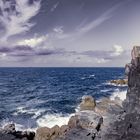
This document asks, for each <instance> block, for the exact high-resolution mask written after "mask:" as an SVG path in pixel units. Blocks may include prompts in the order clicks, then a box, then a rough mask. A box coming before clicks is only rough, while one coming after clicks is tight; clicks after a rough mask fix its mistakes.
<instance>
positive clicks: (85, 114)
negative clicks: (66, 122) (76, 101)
mask: <svg viewBox="0 0 140 140" xmlns="http://www.w3.org/2000/svg"><path fill="white" fill-rule="evenodd" d="M76 115H77V116H78V121H77V127H81V128H83V129H96V128H97V127H98V125H100V126H101V124H102V123H103V118H102V116H100V115H99V114H97V113H95V112H94V111H90V110H85V111H80V112H78V113H77V114H76Z"/></svg>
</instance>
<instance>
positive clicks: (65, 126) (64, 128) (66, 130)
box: [60, 125, 70, 136]
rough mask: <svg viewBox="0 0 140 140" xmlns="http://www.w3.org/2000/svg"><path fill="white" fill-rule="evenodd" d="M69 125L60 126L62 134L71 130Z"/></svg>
mask: <svg viewBox="0 0 140 140" xmlns="http://www.w3.org/2000/svg"><path fill="white" fill-rule="evenodd" d="M69 129H70V128H69V126H68V125H62V126H61V128H60V136H64V135H66V133H67V132H68V131H69Z"/></svg>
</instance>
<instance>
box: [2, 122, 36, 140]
mask: <svg viewBox="0 0 140 140" xmlns="http://www.w3.org/2000/svg"><path fill="white" fill-rule="evenodd" d="M34 136H35V133H34V132H30V131H16V129H15V124H8V125H6V126H5V127H4V128H3V129H1V130H0V140H21V139H22V140H33V139H34Z"/></svg>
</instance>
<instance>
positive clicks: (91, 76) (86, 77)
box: [81, 74, 95, 80]
mask: <svg viewBox="0 0 140 140" xmlns="http://www.w3.org/2000/svg"><path fill="white" fill-rule="evenodd" d="M94 77H95V75H94V74H91V75H89V76H85V77H81V79H82V80H85V79H89V78H94Z"/></svg>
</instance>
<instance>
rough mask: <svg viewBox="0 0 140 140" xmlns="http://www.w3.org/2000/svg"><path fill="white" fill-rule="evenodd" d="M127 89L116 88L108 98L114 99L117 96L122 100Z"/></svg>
mask: <svg viewBox="0 0 140 140" xmlns="http://www.w3.org/2000/svg"><path fill="white" fill-rule="evenodd" d="M126 93H127V91H120V90H119V89H116V91H115V92H114V93H113V94H112V95H111V96H110V100H115V98H116V97H119V98H120V99H121V100H122V101H124V100H125V99H126Z"/></svg>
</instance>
